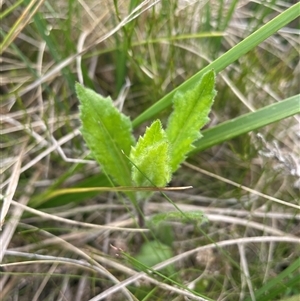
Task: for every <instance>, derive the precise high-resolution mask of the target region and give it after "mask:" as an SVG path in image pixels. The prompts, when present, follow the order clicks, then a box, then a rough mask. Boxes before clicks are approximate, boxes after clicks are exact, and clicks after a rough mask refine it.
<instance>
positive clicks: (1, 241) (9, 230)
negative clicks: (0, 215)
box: [0, 171, 40, 262]
mask: <svg viewBox="0 0 300 301" xmlns="http://www.w3.org/2000/svg"><path fill="white" fill-rule="evenodd" d="M39 176H40V171H38V172H36V173H35V174H34V175H33V177H32V178H31V181H29V182H28V185H27V187H26V190H25V193H26V194H27V195H28V196H23V197H21V198H20V200H19V203H18V204H19V205H22V204H24V205H25V204H27V203H28V201H29V195H31V194H32V193H33V191H34V186H33V183H34V182H35V181H36V180H37V179H38V177H39ZM12 202H14V201H13V200H11V203H12ZM24 205H23V206H24ZM22 214H23V208H21V207H20V206H19V207H16V208H15V209H14V210H13V212H12V215H11V218H10V220H9V221H8V222H7V224H6V226H5V229H4V231H3V232H2V233H1V234H0V246H1V248H0V262H2V259H3V256H4V253H5V251H6V249H7V247H8V245H9V243H10V241H11V239H12V237H13V235H14V233H15V230H16V228H17V226H18V223H19V220H20V218H21V216H22Z"/></svg>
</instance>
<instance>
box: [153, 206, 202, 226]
mask: <svg viewBox="0 0 300 301" xmlns="http://www.w3.org/2000/svg"><path fill="white" fill-rule="evenodd" d="M170 220H171V221H174V220H176V221H181V222H182V223H190V222H196V223H203V222H207V221H208V219H207V217H206V216H205V215H204V213H203V212H202V211H200V210H199V211H185V212H184V214H182V212H179V211H170V212H166V213H158V214H155V215H154V216H153V217H152V218H151V220H150V221H149V222H150V224H153V225H154V226H158V225H159V224H160V223H161V222H165V221H170Z"/></svg>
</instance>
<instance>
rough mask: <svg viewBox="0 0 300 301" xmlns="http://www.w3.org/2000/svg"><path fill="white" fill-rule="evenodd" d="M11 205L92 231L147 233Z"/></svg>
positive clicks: (16, 204)
mask: <svg viewBox="0 0 300 301" xmlns="http://www.w3.org/2000/svg"><path fill="white" fill-rule="evenodd" d="M11 203H12V204H13V205H14V206H16V207H20V208H22V209H23V210H25V211H28V212H30V213H33V214H35V215H38V216H41V217H43V218H44V219H45V220H46V219H51V220H55V221H60V222H63V223H66V224H71V225H75V226H81V227H88V228H94V229H102V230H110V231H125V232H148V231H149V230H148V229H136V228H121V227H117V226H109V225H106V226H102V225H96V224H90V223H83V222H78V221H74V220H70V219H66V218H63V217H59V216H56V215H53V214H49V213H46V212H42V211H40V210H36V209H33V208H30V207H28V206H25V205H22V204H19V203H18V202H15V201H13V200H12V201H11Z"/></svg>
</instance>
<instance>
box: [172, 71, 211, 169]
mask: <svg viewBox="0 0 300 301" xmlns="http://www.w3.org/2000/svg"><path fill="white" fill-rule="evenodd" d="M214 86H215V73H214V71H213V70H211V71H209V72H207V73H206V74H204V75H203V77H202V78H201V80H200V81H199V83H198V84H197V85H195V86H194V87H193V88H191V89H190V90H187V91H186V92H184V93H182V92H180V91H177V92H176V94H175V95H174V100H173V103H174V111H173V113H172V114H171V116H170V117H169V120H168V127H167V130H166V133H167V136H168V139H169V142H170V144H171V155H170V158H171V168H172V172H175V171H176V170H177V169H178V168H179V166H180V164H181V163H182V162H183V161H184V160H185V158H186V155H187V153H188V152H190V151H191V150H193V149H194V146H193V144H192V143H193V142H195V141H196V140H198V139H199V138H201V137H202V135H201V134H200V132H199V130H200V129H201V128H202V127H203V126H204V125H205V124H206V123H207V122H208V121H209V118H208V114H209V112H210V108H211V106H212V103H213V99H214V97H215V95H216V91H215V90H214Z"/></svg>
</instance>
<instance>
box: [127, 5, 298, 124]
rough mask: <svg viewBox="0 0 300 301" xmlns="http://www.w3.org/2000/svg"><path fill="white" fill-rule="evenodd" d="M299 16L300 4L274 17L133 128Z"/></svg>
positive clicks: (154, 107)
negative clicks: (180, 93)
mask: <svg viewBox="0 0 300 301" xmlns="http://www.w3.org/2000/svg"><path fill="white" fill-rule="evenodd" d="M299 15H300V3H297V4H295V5H293V6H291V7H290V8H289V9H287V10H286V11H284V12H283V13H281V14H280V15H278V16H277V17H275V18H274V19H273V20H271V21H270V22H268V23H267V24H265V25H264V26H262V27H261V28H259V29H258V30H257V31H255V32H254V33H253V34H251V35H250V36H248V37H247V38H246V39H244V40H243V41H241V42H240V43H239V44H237V45H236V46H235V47H233V48H231V49H230V50H229V51H227V52H226V53H224V54H223V55H222V56H220V57H219V58H218V59H216V60H215V61H213V62H212V63H210V64H209V65H208V66H206V67H205V68H203V69H202V70H201V71H199V72H198V73H196V74H195V75H194V76H193V77H191V78H190V79H189V80H187V81H185V82H184V83H183V84H182V85H180V86H179V87H177V88H176V89H174V90H173V91H172V92H170V93H169V94H167V95H166V96H164V97H163V98H161V99H160V100H159V101H158V102H157V103H155V104H154V105H153V106H151V107H150V108H149V109H147V110H146V111H145V112H143V113H142V114H141V115H139V116H138V117H137V118H136V119H135V120H134V121H133V127H137V126H138V125H140V124H141V123H143V122H144V121H146V120H148V119H151V118H153V116H155V115H156V114H157V113H159V112H161V111H162V110H164V109H166V108H167V107H168V106H170V105H171V104H172V99H173V95H174V93H175V92H176V91H177V90H181V91H185V90H188V89H189V88H190V87H191V86H192V85H194V84H195V83H196V82H197V81H199V79H200V78H201V77H202V75H203V74H204V73H206V72H207V71H208V70H210V69H214V70H215V72H216V73H218V72H220V71H222V70H223V69H225V68H226V67H227V66H229V65H230V64H231V63H233V62H234V61H236V60H237V59H239V58H240V57H242V56H243V55H244V54H245V53H247V52H249V51H250V50H251V49H253V48H254V47H256V46H257V45H259V44H260V43H261V42H263V41H264V40H266V39H267V38H268V37H270V36H271V35H272V34H274V33H275V32H276V31H278V30H279V29H281V28H282V27H283V26H285V25H286V24H288V23H289V22H291V21H293V20H294V19H296V18H297V17H298V16H299Z"/></svg>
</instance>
